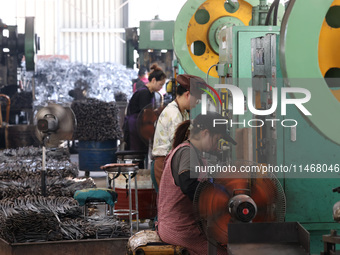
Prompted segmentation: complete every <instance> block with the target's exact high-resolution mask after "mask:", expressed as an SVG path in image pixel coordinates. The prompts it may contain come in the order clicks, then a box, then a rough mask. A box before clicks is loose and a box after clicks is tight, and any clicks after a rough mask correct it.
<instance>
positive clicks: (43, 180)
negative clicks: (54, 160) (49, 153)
mask: <svg viewBox="0 0 340 255" xmlns="http://www.w3.org/2000/svg"><path fill="white" fill-rule="evenodd" d="M48 139H49V135H48V134H47V135H44V137H43V139H42V169H41V195H42V196H44V197H46V175H47V174H46V146H45V141H46V140H48Z"/></svg>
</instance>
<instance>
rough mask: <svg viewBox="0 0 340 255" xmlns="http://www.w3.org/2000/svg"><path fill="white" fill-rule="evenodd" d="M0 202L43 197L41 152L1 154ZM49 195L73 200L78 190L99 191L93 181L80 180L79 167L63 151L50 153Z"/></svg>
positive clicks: (15, 151)
mask: <svg viewBox="0 0 340 255" xmlns="http://www.w3.org/2000/svg"><path fill="white" fill-rule="evenodd" d="M0 159H1V162H2V163H0V199H3V198H16V197H19V196H25V195H29V194H32V195H39V194H41V177H40V173H41V170H42V161H41V160H42V152H41V149H40V148H36V147H25V148H19V149H7V150H3V151H0ZM46 169H47V180H46V185H47V194H53V195H57V196H68V197H73V195H74V193H75V191H76V190H78V189H86V188H94V187H96V185H95V183H94V182H93V180H92V179H90V178H89V179H77V178H75V177H77V176H78V167H77V165H76V164H73V163H71V162H70V160H69V155H68V154H67V153H65V151H64V150H59V151H48V153H47V160H46Z"/></svg>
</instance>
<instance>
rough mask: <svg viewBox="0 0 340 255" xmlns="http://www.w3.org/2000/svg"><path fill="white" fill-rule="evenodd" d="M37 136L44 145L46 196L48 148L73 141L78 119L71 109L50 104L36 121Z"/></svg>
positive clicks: (43, 109) (43, 179)
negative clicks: (63, 141)
mask: <svg viewBox="0 0 340 255" xmlns="http://www.w3.org/2000/svg"><path fill="white" fill-rule="evenodd" d="M34 125H35V127H36V128H35V134H36V137H37V138H38V140H39V141H40V142H41V144H42V171H41V192H42V195H43V196H45V195H46V147H50V148H55V147H58V146H59V144H60V141H61V140H71V139H72V135H73V131H74V129H75V127H76V118H75V115H74V113H73V111H72V110H71V108H69V107H63V106H61V105H58V104H49V105H48V106H46V107H43V108H41V109H40V110H39V111H38V112H37V114H36V115H35V119H34Z"/></svg>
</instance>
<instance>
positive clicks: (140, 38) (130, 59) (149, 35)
mask: <svg viewBox="0 0 340 255" xmlns="http://www.w3.org/2000/svg"><path fill="white" fill-rule="evenodd" d="M125 31H126V47H127V48H126V52H127V53H126V66H127V67H128V68H133V67H134V63H135V61H134V51H135V50H136V51H137V52H138V54H139V59H138V63H137V67H140V66H145V67H147V68H149V67H150V66H151V65H152V64H153V63H157V64H158V65H159V66H160V67H162V69H163V70H164V72H165V74H166V75H167V77H173V68H172V64H173V63H172V62H173V59H174V56H173V55H174V54H173V45H172V34H173V31H174V21H163V20H160V19H159V17H158V16H156V17H155V18H154V19H153V20H148V21H140V26H139V29H138V28H136V27H133V28H126V29H125ZM138 32H139V35H138Z"/></svg>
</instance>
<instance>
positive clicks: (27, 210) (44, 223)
mask: <svg viewBox="0 0 340 255" xmlns="http://www.w3.org/2000/svg"><path fill="white" fill-rule="evenodd" d="M0 208H1V210H0V237H1V238H3V239H4V240H6V241H8V242H10V243H21V242H41V241H57V240H79V239H88V238H91V239H95V238H97V239H99V238H110V237H119V236H128V235H129V227H128V225H126V224H124V223H121V222H118V221H116V220H114V219H107V220H104V221H103V220H101V221H95V220H92V221H85V220H83V219H80V218H79V216H80V215H81V210H80V207H79V205H78V202H77V201H76V200H74V199H72V198H67V197H41V196H26V197H19V198H18V199H14V200H13V199H12V200H9V199H5V200H2V201H0Z"/></svg>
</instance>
